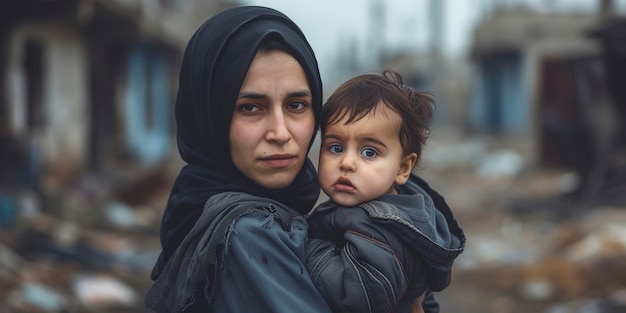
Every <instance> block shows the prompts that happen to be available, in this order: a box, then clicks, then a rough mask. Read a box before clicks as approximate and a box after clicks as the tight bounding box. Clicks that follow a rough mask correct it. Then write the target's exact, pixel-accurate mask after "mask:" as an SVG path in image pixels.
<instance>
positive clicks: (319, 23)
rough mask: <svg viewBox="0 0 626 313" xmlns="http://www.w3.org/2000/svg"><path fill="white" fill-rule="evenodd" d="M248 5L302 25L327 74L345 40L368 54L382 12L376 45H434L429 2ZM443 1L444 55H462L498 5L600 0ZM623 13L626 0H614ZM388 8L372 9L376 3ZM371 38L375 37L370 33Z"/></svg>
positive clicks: (578, 7) (588, 4) (283, 0)
mask: <svg viewBox="0 0 626 313" xmlns="http://www.w3.org/2000/svg"><path fill="white" fill-rule="evenodd" d="M244 1H245V2H247V3H249V4H254V5H262V6H267V7H271V8H275V9H277V10H279V11H281V12H283V13H285V14H286V15H287V16H289V17H290V18H291V19H293V20H294V21H295V22H296V24H298V25H299V26H300V28H302V31H303V32H304V33H305V35H306V36H307V38H308V40H309V42H310V43H311V46H312V47H313V50H314V51H315V53H316V55H317V58H318V61H319V64H320V70H321V71H322V76H324V72H328V71H331V70H332V66H333V64H334V63H333V62H334V61H335V58H336V56H337V55H338V51H339V50H340V49H341V47H342V45H344V47H345V44H346V43H345V41H347V40H348V41H349V40H355V41H356V42H357V43H359V44H362V45H361V46H359V49H360V50H361V51H360V52H362V53H367V46H366V44H367V40H366V38H367V37H368V34H370V33H371V32H373V31H376V29H377V27H376V22H374V21H373V19H372V16H377V17H376V18H378V19H379V20H381V16H384V18H383V19H382V20H383V22H381V23H382V24H383V25H384V28H382V29H384V33H383V34H380V35H381V37H382V38H381V39H380V40H377V42H376V44H381V45H382V44H384V45H385V46H386V47H390V48H394V47H396V48H410V49H413V50H414V51H426V50H427V49H428V44H429V40H430V39H429V38H430V37H429V36H430V32H429V25H430V22H429V16H430V12H429V2H430V1H429V0H244ZM437 1H442V3H443V14H444V21H445V22H444V25H443V36H441V37H440V38H441V40H442V41H441V45H442V48H443V51H442V53H443V54H444V55H446V56H449V57H462V56H464V55H465V53H466V52H467V49H468V48H469V44H470V42H471V36H472V29H473V28H474V25H475V24H476V23H477V22H479V21H480V19H481V18H483V17H484V15H486V14H487V13H488V11H489V9H490V8H491V7H492V6H493V5H494V4H497V3H499V4H504V5H515V4H527V5H530V6H532V7H534V8H535V9H537V10H540V11H541V10H544V11H545V10H556V11H586V12H590V11H595V10H596V7H597V5H598V3H600V0H437ZM614 1H615V5H616V7H617V8H618V10H619V11H620V12H621V13H622V14H624V12H625V11H626V0H614ZM375 2H379V3H380V4H381V5H382V6H384V8H383V10H381V11H382V12H377V13H372V12H371V11H372V10H371V8H372V4H373V3H375ZM369 37H371V36H369Z"/></svg>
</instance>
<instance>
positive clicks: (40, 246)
mask: <svg viewBox="0 0 626 313" xmlns="http://www.w3.org/2000/svg"><path fill="white" fill-rule="evenodd" d="M130 176H131V177H132V179H120V177H116V178H115V179H113V178H111V177H102V176H99V177H96V176H89V175H84V176H81V177H79V178H77V179H75V180H66V181H62V182H60V181H59V180H58V179H56V180H55V179H54V178H49V180H48V181H47V184H46V185H45V186H44V193H43V196H42V200H41V201H37V200H36V199H34V196H33V195H32V194H29V193H23V194H20V195H18V196H17V197H16V199H18V201H16V202H17V203H18V208H19V210H18V212H19V214H16V215H15V217H14V218H13V219H11V220H9V221H6V223H5V224H6V226H5V227H2V228H0V286H1V287H0V303H3V305H2V312H7V313H13V312H144V311H145V312H147V311H146V310H145V309H143V295H144V293H145V291H146V289H147V288H148V286H150V283H151V281H150V278H149V277H150V271H151V270H152V266H153V265H154V262H155V260H156V258H157V257H158V253H159V252H160V245H159V233H158V229H159V224H160V220H161V216H162V212H163V208H164V207H165V201H166V200H167V196H168V195H169V192H170V188H171V184H172V182H173V180H172V179H173V177H172V176H171V175H169V174H168V173H167V171H165V170H164V169H156V170H151V171H149V172H148V173H144V174H133V175H130ZM64 179H65V178H64Z"/></svg>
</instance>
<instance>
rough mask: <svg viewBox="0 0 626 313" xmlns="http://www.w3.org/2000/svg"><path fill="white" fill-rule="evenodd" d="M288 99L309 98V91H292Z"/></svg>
mask: <svg viewBox="0 0 626 313" xmlns="http://www.w3.org/2000/svg"><path fill="white" fill-rule="evenodd" d="M288 96H289V97H290V98H298V97H311V91H309V90H299V91H293V92H290V93H289V94H288Z"/></svg>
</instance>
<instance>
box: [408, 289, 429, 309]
mask: <svg viewBox="0 0 626 313" xmlns="http://www.w3.org/2000/svg"><path fill="white" fill-rule="evenodd" d="M425 294H426V293H425V292H424V293H422V295H421V296H419V298H417V299H415V301H413V305H412V306H411V313H424V307H422V302H424V295H425Z"/></svg>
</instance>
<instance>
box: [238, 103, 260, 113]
mask: <svg viewBox="0 0 626 313" xmlns="http://www.w3.org/2000/svg"><path fill="white" fill-rule="evenodd" d="M239 110H241V111H242V112H246V113H250V112H255V111H258V110H260V109H259V107H258V106H256V105H254V104H243V105H240V106H239Z"/></svg>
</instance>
